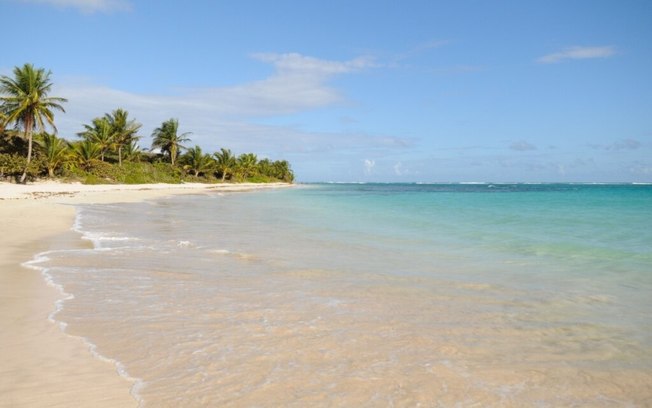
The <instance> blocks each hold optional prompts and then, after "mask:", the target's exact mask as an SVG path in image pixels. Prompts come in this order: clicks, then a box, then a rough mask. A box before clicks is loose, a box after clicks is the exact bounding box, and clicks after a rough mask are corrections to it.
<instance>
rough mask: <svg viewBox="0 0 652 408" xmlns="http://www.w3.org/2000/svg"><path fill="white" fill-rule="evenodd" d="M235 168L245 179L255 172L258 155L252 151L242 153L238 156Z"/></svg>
mask: <svg viewBox="0 0 652 408" xmlns="http://www.w3.org/2000/svg"><path fill="white" fill-rule="evenodd" d="M237 165H238V166H237V170H238V172H239V173H240V175H241V177H242V178H243V179H247V178H249V177H251V176H253V175H254V174H255V173H256V166H257V165H258V157H257V156H256V155H255V154H253V153H244V154H241V155H240V156H238V161H237Z"/></svg>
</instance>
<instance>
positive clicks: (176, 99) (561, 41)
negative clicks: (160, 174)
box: [0, 0, 652, 182]
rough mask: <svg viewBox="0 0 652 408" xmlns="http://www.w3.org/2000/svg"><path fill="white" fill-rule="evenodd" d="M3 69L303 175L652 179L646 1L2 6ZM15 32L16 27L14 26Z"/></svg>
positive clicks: (22, 0)
mask: <svg viewBox="0 0 652 408" xmlns="http://www.w3.org/2000/svg"><path fill="white" fill-rule="evenodd" d="M0 15H2V16H3V18H2V21H3V24H2V30H3V32H4V33H5V37H7V38H11V39H12V40H11V41H8V42H6V43H8V44H10V45H8V46H7V45H5V47H4V50H3V52H2V54H1V56H0V73H1V74H5V75H10V74H11V69H12V68H13V67H14V66H17V65H22V64H24V63H26V62H31V63H33V64H35V65H36V66H38V67H44V68H46V69H49V70H51V71H52V80H53V82H54V83H55V89H54V91H53V95H56V96H62V97H65V98H68V100H69V102H68V103H67V104H66V113H65V114H58V115H57V117H56V123H57V127H58V130H59V135H60V136H63V137H66V138H69V139H74V138H75V134H76V133H77V132H79V131H80V130H81V129H82V124H83V123H89V122H90V121H91V120H92V119H93V118H94V117H96V116H101V115H103V114H104V113H106V112H110V111H112V110H113V109H116V108H118V107H122V108H125V109H127V110H128V111H129V112H130V115H131V116H133V117H134V118H135V119H137V120H138V121H139V122H141V123H142V124H143V128H142V129H143V130H142V132H141V135H142V136H143V137H142V140H141V146H143V147H145V148H147V147H149V145H150V142H151V139H150V134H151V132H152V130H153V129H154V128H156V127H157V126H159V125H160V123H161V122H162V121H164V120H166V119H168V118H170V117H175V118H178V119H179V122H180V130H181V131H183V132H192V135H191V138H192V143H194V144H199V145H200V146H202V148H203V149H204V150H206V151H216V150H218V149H219V148H221V147H227V148H230V149H232V150H233V151H234V152H235V153H244V152H250V151H252V152H255V153H257V154H258V155H259V157H269V158H271V159H274V160H276V159H287V160H289V161H290V162H291V163H292V165H293V168H294V170H295V172H296V174H297V176H298V179H299V180H300V181H419V182H435V181H495V182H499V181H526V182H538V181H562V182H563V181H588V182H593V181H606V182H609V181H611V182H614V181H618V182H621V181H622V182H652V75H651V74H650V73H651V72H652V41H651V40H652V2H650V1H647V0H643V1H633V0H622V1H603V0H590V1H580V0H572V1H569V0H564V1H552V0H547V1H499V0H496V1H485V0H482V1H481V0H477V1H465V0H460V1H446V2H443V1H435V0H429V1H413V0H406V1H402V2H397V1H384V0H374V1H363V0H359V1H352V0H348V1H341V0H329V1H320V2H316V1H298V0H295V1H285V0H274V1H264V0H258V1H248V0H239V1H217V0H216V1H198V0H197V1H185V2H178V1H153V0H149V1H144V0H0ZM8 33H9V34H8Z"/></svg>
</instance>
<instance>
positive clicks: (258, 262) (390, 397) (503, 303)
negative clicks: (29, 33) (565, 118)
mask: <svg viewBox="0 0 652 408" xmlns="http://www.w3.org/2000/svg"><path fill="white" fill-rule="evenodd" d="M74 228H75V230H76V231H78V232H79V234H80V240H79V241H80V244H79V245H76V246H74V247H71V248H65V249H61V250H55V251H50V252H47V253H44V254H40V255H39V256H37V260H36V262H35V263H36V264H38V266H39V267H40V268H42V269H43V273H44V274H45V275H46V277H47V279H49V280H50V281H52V282H53V284H55V285H59V286H60V287H61V289H62V291H63V292H65V296H64V297H65V299H64V300H62V301H61V302H60V303H59V304H58V305H57V311H56V312H55V313H53V316H52V319H53V320H56V321H57V322H60V323H61V324H62V325H64V326H65V330H66V332H68V333H70V334H72V335H77V336H81V337H84V338H85V339H86V340H87V341H88V342H89V344H91V345H92V347H93V350H94V352H95V353H96V354H97V355H98V356H100V357H101V358H105V359H109V360H111V361H114V362H115V363H116V365H117V368H118V370H119V371H120V373H121V374H122V375H123V376H125V377H126V378H128V379H130V380H131V381H132V382H133V388H132V394H133V395H134V397H135V398H136V399H137V400H138V401H139V402H140V405H141V406H144V407H200V406H202V407H203V406H206V407H215V406H220V407H222V406H227V407H228V406H238V407H239V406H247V407H250V406H265V407H276V406H286V407H306V406H350V407H353V406H356V407H357V406H361V407H378V406H402V407H403V406H404V407H416V406H425V407H437V406H445V407H452V406H462V407H466V406H483V407H484V406H514V407H516V406H519V407H520V406H539V407H556V406H592V407H598V406H605V407H606V406H609V407H611V406H650V405H652V186H651V185H588V184H486V183H478V184H307V185H299V186H297V187H295V188H290V189H281V190H273V191H257V192H247V193H227V194H220V193H215V194H207V195H186V196H176V197H172V198H166V199H159V200H155V201H147V202H142V203H129V204H114V205H87V206H79V207H78V210H77V219H76V222H75V227H74Z"/></svg>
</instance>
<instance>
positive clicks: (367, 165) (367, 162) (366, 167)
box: [364, 159, 376, 176]
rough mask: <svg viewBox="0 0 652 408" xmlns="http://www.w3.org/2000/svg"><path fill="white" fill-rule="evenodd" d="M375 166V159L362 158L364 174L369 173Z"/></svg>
mask: <svg viewBox="0 0 652 408" xmlns="http://www.w3.org/2000/svg"><path fill="white" fill-rule="evenodd" d="M375 166H376V161H375V160H371V159H365V160H364V174H365V175H367V176H368V175H370V174H371V172H372V171H373V170H374V167H375Z"/></svg>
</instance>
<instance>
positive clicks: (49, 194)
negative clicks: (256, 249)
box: [0, 183, 287, 407]
mask: <svg viewBox="0 0 652 408" xmlns="http://www.w3.org/2000/svg"><path fill="white" fill-rule="evenodd" d="M281 186H287V185H286V184H281V183H279V184H264V185H257V184H235V185H206V184H198V183H197V184H181V185H167V184H152V185H96V186H89V185H81V184H64V183H35V184H29V185H16V184H8V183H0V231H1V232H0V327H1V330H0V407H72V406H74V407H135V406H137V405H138V404H137V402H136V400H135V399H134V398H133V397H132V396H131V394H130V389H131V386H132V383H131V382H129V381H128V380H126V379H125V378H123V377H121V376H120V375H119V374H118V372H117V369H116V367H115V365H114V364H113V363H111V362H108V361H103V360H100V359H98V358H96V357H94V356H93V354H92V353H91V351H90V350H89V348H88V346H87V345H86V344H85V343H84V340H83V339H81V338H79V337H73V336H69V335H67V334H65V333H64V332H63V331H62V330H61V329H60V327H59V326H58V325H57V324H54V323H52V322H51V321H50V320H48V316H49V315H50V314H51V313H52V312H53V311H54V310H55V302H56V301H57V300H59V299H61V298H62V294H61V292H60V291H59V290H58V289H57V288H55V287H53V286H50V285H48V284H47V283H46V282H45V280H44V278H43V276H42V275H41V273H40V272H39V271H37V270H34V269H30V268H27V267H25V266H22V265H21V264H22V263H24V262H26V261H29V260H31V259H32V258H33V257H34V255H35V254H36V253H39V252H42V251H46V250H48V249H52V248H55V247H57V246H58V247H61V245H62V243H61V240H66V239H67V240H68V241H70V242H69V245H75V244H76V243H77V241H78V236H76V235H75V234H73V233H71V232H70V228H71V226H72V224H73V221H74V216H75V208H74V204H82V203H84V204H88V203H108V202H129V201H141V200H146V199H152V198H159V197H165V196H170V195H175V194H190V193H199V194H201V193H204V194H208V193H210V192H216V191H243V190H251V189H259V188H277V187H281ZM55 238H56V239H55ZM73 241H74V242H73Z"/></svg>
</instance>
